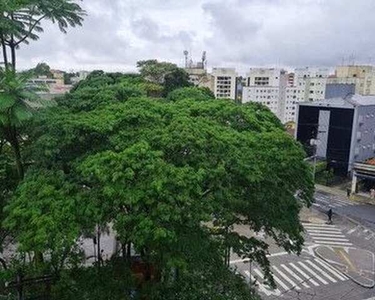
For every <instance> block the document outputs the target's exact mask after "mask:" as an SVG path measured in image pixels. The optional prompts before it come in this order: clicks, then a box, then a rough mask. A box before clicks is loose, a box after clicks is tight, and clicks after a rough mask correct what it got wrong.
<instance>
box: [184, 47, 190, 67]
mask: <svg viewBox="0 0 375 300" xmlns="http://www.w3.org/2000/svg"><path fill="white" fill-rule="evenodd" d="M184 56H185V68H187V67H188V60H189V51H187V50H184Z"/></svg>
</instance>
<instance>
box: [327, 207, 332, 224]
mask: <svg viewBox="0 0 375 300" xmlns="http://www.w3.org/2000/svg"><path fill="white" fill-rule="evenodd" d="M332 215H333V212H332V208H330V209H329V210H328V212H327V216H328V223H329V224H332Z"/></svg>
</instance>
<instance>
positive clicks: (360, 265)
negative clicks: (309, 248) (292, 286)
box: [314, 246, 375, 288]
mask: <svg viewBox="0 0 375 300" xmlns="http://www.w3.org/2000/svg"><path fill="white" fill-rule="evenodd" d="M314 251H315V254H316V255H317V256H318V257H320V258H321V259H323V260H324V261H326V262H327V263H329V264H330V265H331V266H332V267H333V268H335V269H336V270H338V271H340V272H342V273H343V274H345V275H346V276H348V277H349V278H350V279H352V280H353V281H354V282H356V283H357V284H359V285H361V286H363V287H366V288H372V287H374V285H375V281H374V275H375V270H374V262H375V261H374V254H373V253H372V252H370V251H367V250H362V249H356V248H342V247H327V246H319V247H317V248H316V249H315V250H314Z"/></svg>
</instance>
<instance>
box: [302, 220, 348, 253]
mask: <svg viewBox="0 0 375 300" xmlns="http://www.w3.org/2000/svg"><path fill="white" fill-rule="evenodd" d="M303 227H304V228H305V230H306V232H307V233H308V234H309V236H311V238H312V239H313V241H314V243H316V244H320V245H326V246H333V247H339V246H342V247H349V246H352V245H353V244H352V243H351V242H350V240H349V239H348V238H347V237H346V236H345V235H344V234H343V233H342V231H341V229H340V228H338V227H336V226H335V225H327V224H320V223H304V224H303Z"/></svg>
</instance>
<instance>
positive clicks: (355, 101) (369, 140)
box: [296, 94, 375, 175]
mask: <svg viewBox="0 0 375 300" xmlns="http://www.w3.org/2000/svg"><path fill="white" fill-rule="evenodd" d="M296 138H297V140H298V141H299V142H301V143H302V145H304V147H305V149H306V151H307V152H308V154H309V155H314V149H313V148H312V147H311V145H310V140H311V139H317V140H319V145H318V146H317V149H316V152H315V153H316V155H317V156H318V157H320V158H323V159H326V160H327V163H328V165H329V167H330V168H333V169H334V170H335V171H336V173H340V174H342V175H346V174H347V173H348V172H350V171H351V170H352V169H353V165H354V164H355V163H358V162H363V161H365V160H367V159H368V158H372V157H374V156H375V96H361V95H357V94H356V95H352V96H348V97H346V98H333V99H327V100H322V101H317V102H305V103H300V104H299V108H298V117H297V131H296Z"/></svg>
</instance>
